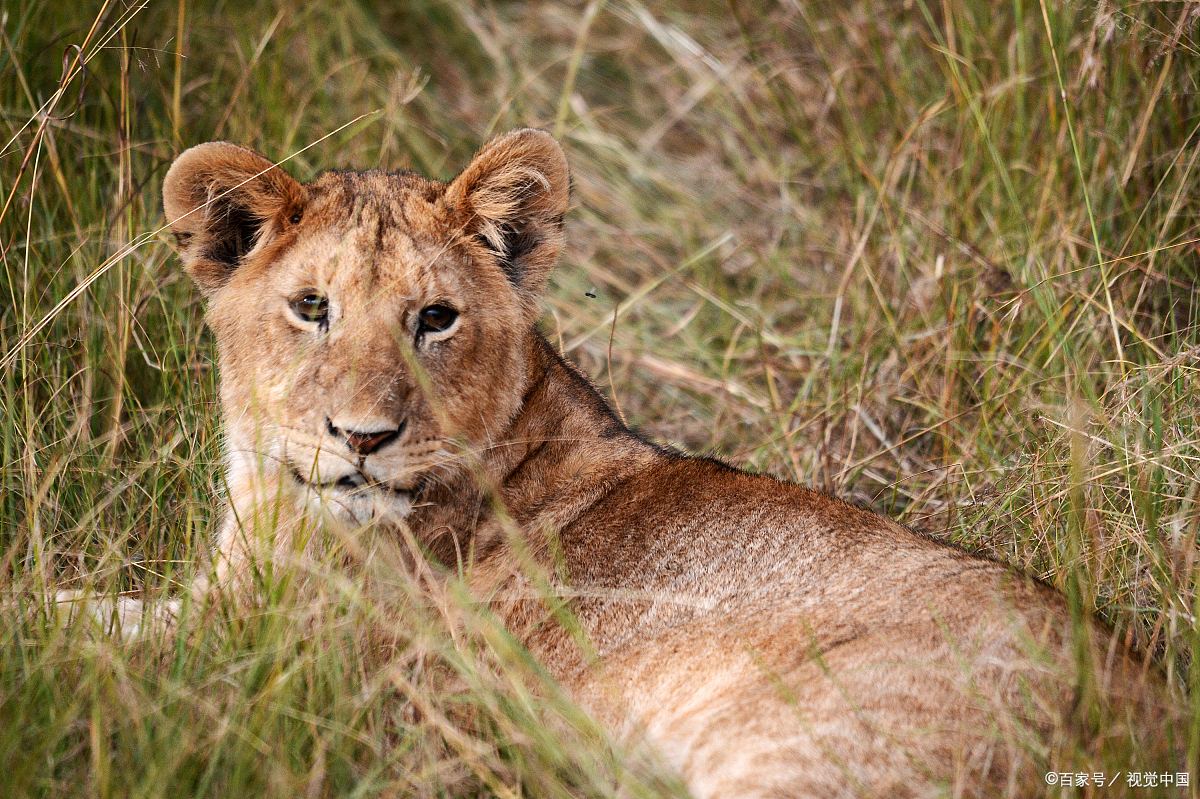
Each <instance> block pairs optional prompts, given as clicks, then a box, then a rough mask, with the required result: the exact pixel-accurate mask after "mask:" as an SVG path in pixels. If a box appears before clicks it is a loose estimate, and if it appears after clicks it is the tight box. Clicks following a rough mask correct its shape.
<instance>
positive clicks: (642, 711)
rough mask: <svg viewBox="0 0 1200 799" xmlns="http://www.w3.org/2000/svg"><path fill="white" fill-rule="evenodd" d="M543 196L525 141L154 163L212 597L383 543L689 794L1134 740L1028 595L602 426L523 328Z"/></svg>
mask: <svg viewBox="0 0 1200 799" xmlns="http://www.w3.org/2000/svg"><path fill="white" fill-rule="evenodd" d="M568 184H569V179H568V172H567V164H566V160H565V158H564V155H563V152H562V149H561V148H560V147H559V145H558V143H557V142H555V140H554V139H553V138H552V137H550V136H549V135H548V134H546V133H543V132H541V131H537V130H516V131H513V132H511V133H508V134H507V135H504V136H500V137H499V138H496V139H494V140H492V141H491V142H489V143H488V144H487V145H486V146H484V147H483V149H481V150H480V151H479V153H478V154H477V155H476V156H475V158H474V159H473V160H472V161H471V162H470V163H469V164H468V165H467V167H466V169H465V170H464V171H463V172H462V173H461V174H460V175H459V176H458V177H456V178H455V179H454V180H452V181H450V182H449V183H441V182H438V181H433V180H427V179H425V178H423V177H420V176H418V175H415V174H412V173H408V172H382V171H378V170H369V171H365V172H351V171H346V172H327V173H324V174H322V175H320V176H319V177H317V178H316V179H315V180H313V181H311V182H309V183H300V182H298V181H296V180H295V179H293V178H292V177H291V176H289V175H288V174H287V173H286V172H284V171H283V170H282V169H280V168H279V167H277V166H275V165H274V164H273V163H272V162H271V161H270V160H268V159H266V158H264V157H263V156H261V155H258V154H257V153H255V152H253V151H251V150H248V149H246V148H243V147H240V146H238V145H235V144H229V143H225V142H213V143H209V144H201V145H199V146H197V147H193V148H192V149H190V150H187V151H186V152H184V153H183V154H182V155H180V156H179V158H178V159H177V160H176V161H175V163H174V165H173V166H172V167H171V170H170V172H169V173H168V174H167V177H166V182H165V185H164V188H163V194H164V205H165V209H166V214H167V218H168V220H169V222H170V226H171V230H172V231H173V233H174V235H175V238H176V241H177V243H178V247H179V251H180V254H181V256H182V260H183V264H184V268H185V269H186V270H187V272H188V273H189V274H190V275H191V276H192V278H193V279H194V280H195V283H196V285H197V286H198V287H199V289H200V291H201V292H202V293H203V294H204V295H205V297H206V298H207V320H208V323H209V325H210V326H211V328H212V330H213V331H214V333H215V335H216V341H217V348H218V353H219V355H218V360H219V369H220V375H221V389H220V393H221V403H222V407H223V411H224V419H225V436H226V442H227V447H228V470H227V480H228V485H229V512H228V514H227V518H226V521H225V523H224V525H223V526H222V528H221V531H220V534H219V538H218V542H217V547H216V550H217V551H216V557H217V564H218V568H217V571H218V575H219V577H220V579H223V580H236V579H237V577H238V575H239V574H240V573H241V572H243V571H244V570H245V568H246V564H247V563H248V562H249V561H250V560H251V559H252V558H254V557H259V556H267V557H269V556H270V555H271V553H272V552H275V551H278V550H281V549H286V548H287V547H289V546H290V541H289V536H290V535H291V531H292V530H293V529H295V526H296V525H301V524H303V523H304V520H305V519H311V518H313V515H314V514H317V515H322V514H323V515H324V517H326V518H329V519H332V520H334V521H335V522H336V523H338V524H342V525H350V526H371V527H372V528H373V529H374V530H376V531H377V532H378V531H383V532H384V533H386V532H387V531H388V530H389V529H391V528H395V529H396V530H399V529H400V528H401V525H406V526H407V529H408V530H411V533H412V535H413V536H415V538H416V540H417V541H418V542H419V544H420V546H421V547H423V548H424V549H425V550H426V551H427V553H428V555H429V557H430V558H431V559H432V560H434V561H440V562H441V563H443V564H445V566H446V568H448V569H459V570H461V572H462V573H463V575H464V576H465V577H466V578H467V579H468V580H469V581H470V585H471V586H472V590H473V591H474V592H475V593H476V595H477V597H478V598H479V599H481V600H484V601H487V602H489V603H491V606H492V608H493V609H494V611H495V613H496V614H497V615H498V616H499V617H500V618H501V619H503V621H504V622H505V624H507V625H508V627H509V628H510V629H511V630H512V632H513V633H514V634H516V635H517V636H519V637H520V638H521V640H522V641H523V642H524V644H525V645H526V646H527V647H528V648H529V650H530V651H531V652H532V653H533V654H534V655H535V656H536V657H538V658H539V659H540V660H541V662H542V663H544V664H545V666H546V667H547V668H548V669H549V670H550V671H551V673H552V674H553V675H554V676H555V677H556V678H557V679H558V680H559V681H561V682H562V683H563V684H564V685H565V686H566V687H567V688H568V689H569V690H570V691H571V692H572V694H573V696H574V697H575V698H576V699H577V700H578V701H579V702H581V703H582V704H583V705H584V706H586V707H587V708H589V709H590V710H591V711H592V712H593V713H594V714H595V715H596V716H597V717H598V718H600V719H601V720H603V721H604V722H605V723H606V724H607V725H608V726H609V727H610V729H612V730H613V731H614V732H615V733H616V734H618V735H619V736H621V737H623V738H625V739H626V740H629V741H635V742H639V743H642V744H648V745H649V746H651V747H653V749H654V750H655V751H656V752H657V753H658V755H659V756H661V757H663V758H665V759H666V761H667V762H668V763H669V764H670V765H671V766H672V767H673V768H674V769H676V770H678V772H679V773H680V775H682V777H683V778H684V780H685V781H686V783H687V784H688V786H689V787H690V789H691V791H692V792H693V793H694V794H695V795H696V796H698V797H717V796H728V797H751V796H764V797H765V796H788V797H799V796H812V797H831V796H863V795H878V796H928V795H931V794H935V793H938V792H940V791H945V792H947V793H949V794H953V795H986V796H999V795H1027V794H1033V793H1038V787H1039V786H1041V785H1042V784H1043V783H1042V779H1043V778H1042V775H1043V773H1044V772H1045V771H1046V770H1047V768H1048V757H1049V755H1048V754H1047V753H1050V752H1054V751H1062V750H1063V748H1064V747H1067V748H1070V747H1075V749H1072V750H1071V751H1075V752H1080V751H1081V752H1083V754H1084V760H1086V753H1087V752H1088V751H1089V747H1091V746H1093V744H1095V746H1098V745H1099V744H1096V743H1095V741H1096V740H1099V739H1100V738H1102V737H1103V738H1106V739H1107V738H1111V737H1112V736H1114V735H1116V736H1119V737H1120V738H1121V739H1122V740H1127V741H1132V742H1133V743H1132V744H1131V745H1132V746H1137V747H1141V748H1142V751H1144V752H1147V753H1149V752H1153V751H1154V750H1155V747H1156V746H1158V745H1159V740H1160V739H1161V738H1162V737H1163V736H1162V729H1163V725H1164V721H1163V720H1162V718H1161V715H1160V714H1161V713H1162V712H1163V711H1162V702H1161V701H1160V697H1162V696H1163V689H1162V687H1161V684H1160V680H1159V678H1158V677H1157V676H1156V674H1155V672H1154V671H1153V669H1148V668H1146V667H1145V666H1143V665H1142V664H1141V663H1140V662H1139V661H1138V660H1137V659H1135V658H1134V657H1131V656H1129V655H1127V654H1126V653H1125V652H1124V650H1123V649H1122V647H1121V645H1120V644H1119V643H1118V641H1117V640H1115V639H1114V637H1113V636H1112V634H1111V633H1110V632H1109V631H1108V630H1107V629H1105V628H1104V627H1102V626H1100V625H1098V624H1094V623H1091V622H1088V621H1082V622H1081V621H1079V620H1078V619H1076V621H1075V622H1074V623H1073V622H1072V620H1071V614H1069V613H1068V608H1067V605H1066V603H1065V601H1064V599H1063V597H1062V596H1060V595H1059V594H1058V593H1056V592H1055V591H1053V590H1052V589H1050V588H1048V587H1046V586H1044V585H1042V584H1040V583H1038V582H1036V581H1035V580H1032V579H1029V578H1028V577H1025V576H1023V575H1021V574H1018V573H1016V572H1014V571H1012V570H1010V569H1008V568H1006V567H1005V566H1003V565H1001V564H998V563H994V562H992V561H989V560H985V559H982V558H979V557H976V556H973V555H971V554H968V553H966V552H964V551H962V550H960V549H958V548H955V547H953V546H949V545H947V544H944V543H941V542H938V541H935V540H932V539H930V538H927V537H924V536H921V535H918V534H916V533H914V532H912V531H911V530H908V529H906V528H904V527H902V526H900V525H898V524H896V523H894V522H892V521H889V520H888V519H885V518H881V517H879V516H877V515H875V514H872V513H869V512H867V511H864V510H860V509H859V508H856V507H854V506H852V505H849V504H847V503H845V502H843V501H841V500H838V499H835V498H833V497H830V496H827V495H825V494H821V493H817V492H815V491H811V490H808V489H806V488H802V487H800V486H797V485H793V484H791V483H786V482H781V481H777V480H774V479H771V478H769V477H764V476H757V475H751V474H747V473H745V472H742V471H739V470H737V469H735V468H732V467H730V466H727V465H725V464H724V463H721V462H719V461H716V460H712V459H708V458H696V457H691V456H688V455H685V454H682V453H679V452H676V451H673V450H671V449H667V448H664V447H661V446H658V445H655V444H653V443H650V442H648V441H646V440H645V439H643V438H641V437H639V436H638V435H637V434H636V433H635V432H632V431H630V430H629V429H628V428H626V427H625V426H624V425H623V424H622V423H621V422H620V420H619V419H618V418H617V417H616V416H615V415H614V414H613V412H612V411H611V410H610V409H609V406H608V404H607V403H606V402H605V400H604V399H603V398H602V397H601V396H600V394H599V393H598V392H597V391H596V389H595V388H594V387H593V386H592V385H591V383H589V381H588V380H587V378H586V377H585V376H584V375H582V374H581V373H580V372H579V371H578V370H577V369H576V367H574V366H573V365H572V364H570V363H569V362H567V361H565V360H564V359H563V358H562V357H561V356H560V355H559V354H558V353H557V352H556V351H555V350H554V348H553V347H551V346H550V345H549V344H547V342H546V340H545V339H544V338H543V337H542V336H541V335H540V334H539V333H538V331H537V327H536V322H537V319H538V317H539V315H540V313H541V311H540V305H539V298H540V295H541V293H542V290H543V288H544V287H545V284H546V279H547V276H548V274H549V273H550V270H551V269H552V268H553V266H554V265H555V262H556V261H557V260H558V257H559V253H560V250H561V249H562V246H563V215H564V213H565V212H566V210H567V205H568ZM263 518H270V519H271V520H272V523H271V524H270V525H266V526H265V525H261V524H257V523H251V522H252V520H261V519H263ZM401 520H403V521H401ZM263 529H268V530H269V533H263V532H261V531H262V530H263ZM406 534H407V533H406ZM530 559H532V560H533V561H534V562H535V563H536V564H537V566H538V567H540V568H542V569H544V570H545V574H546V575H551V576H552V577H551V579H552V580H553V581H554V582H553V584H554V586H555V589H554V590H555V591H557V592H558V594H559V596H560V598H561V599H566V600H567V601H568V602H569V607H570V608H571V610H572V611H573V613H574V617H575V619H576V620H577V623H578V624H579V625H580V626H581V627H582V629H583V630H584V631H585V632H586V635H587V638H588V647H587V651H586V652H585V651H584V649H583V648H582V647H581V646H580V645H579V644H578V643H577V640H576V638H575V637H574V636H573V635H572V634H571V633H569V632H568V631H567V630H566V629H564V628H563V626H561V625H560V624H559V623H557V621H556V619H559V618H561V616H560V615H558V616H556V615H554V614H551V613H550V611H549V605H550V604H551V603H549V602H547V601H546V599H547V597H545V595H544V593H542V592H539V591H536V590H533V588H532V585H533V582H532V580H531V579H530V576H529V573H528V569H529V567H528V563H529V561H530ZM522 564H524V565H522ZM1097 664H1099V665H1097ZM1079 707H1089V708H1101V709H1103V711H1104V713H1105V714H1107V715H1106V718H1105V719H1104V720H1103V723H1104V725H1106V726H1103V727H1102V728H1101V727H1098V726H1096V725H1097V724H1098V723H1099V722H1098V721H1097V719H1095V718H1092V717H1090V716H1088V715H1087V714H1088V713H1091V712H1092V711H1090V710H1089V711H1086V712H1083V713H1082V715H1081V713H1080V712H1077V708H1079ZM1074 762H1081V761H1074ZM1147 762H1149V761H1147Z"/></svg>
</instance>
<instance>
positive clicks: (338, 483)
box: [290, 466, 420, 499]
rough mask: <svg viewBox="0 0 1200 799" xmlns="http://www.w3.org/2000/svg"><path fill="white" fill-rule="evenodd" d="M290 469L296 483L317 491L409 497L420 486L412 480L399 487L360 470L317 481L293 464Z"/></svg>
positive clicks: (418, 481)
mask: <svg viewBox="0 0 1200 799" xmlns="http://www.w3.org/2000/svg"><path fill="white" fill-rule="evenodd" d="M290 471H291V473H292V479H293V480H295V481H296V482H297V483H298V484H300V485H302V486H305V487H307V488H312V489H316V490H318V491H335V492H346V493H352V494H360V493H364V492H368V491H380V492H383V493H385V494H394V495H396V496H398V497H408V498H410V499H411V498H412V496H413V495H414V494H415V493H417V490H418V488H419V487H420V480H415V481H413V484H412V485H411V486H407V487H401V486H397V485H393V484H391V483H384V482H380V481H378V480H372V479H371V478H370V477H368V476H367V475H365V474H363V473H361V472H354V473H353V474H347V475H343V476H342V477H339V478H337V479H336V480H327V481H318V480H309V479H307V478H306V477H304V475H302V474H300V470H299V469H297V468H296V467H294V466H293V467H292V468H291V469H290Z"/></svg>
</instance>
